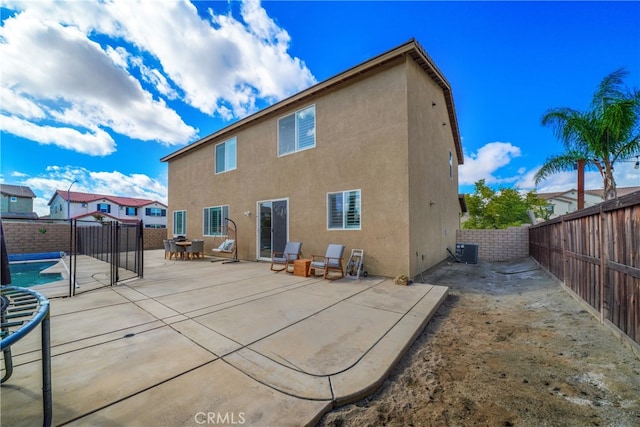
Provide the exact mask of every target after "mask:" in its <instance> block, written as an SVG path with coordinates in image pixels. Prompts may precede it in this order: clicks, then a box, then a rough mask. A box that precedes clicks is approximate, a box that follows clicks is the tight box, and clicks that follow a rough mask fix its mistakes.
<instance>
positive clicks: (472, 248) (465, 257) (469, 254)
mask: <svg viewBox="0 0 640 427" xmlns="http://www.w3.org/2000/svg"><path fill="white" fill-rule="evenodd" d="M456 258H457V259H458V261H459V262H464V263H465V264H477V263H478V245H477V244H475V243H456Z"/></svg>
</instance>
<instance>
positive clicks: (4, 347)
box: [0, 286, 53, 427]
mask: <svg viewBox="0 0 640 427" xmlns="http://www.w3.org/2000/svg"><path fill="white" fill-rule="evenodd" d="M0 309H1V311H0V337H1V338H2V340H1V342H0V350H1V351H2V352H3V354H4V365H5V373H4V376H3V377H2V380H1V381H0V383H4V382H5V381H7V380H8V379H9V378H10V377H11V374H13V360H12V358H11V346H12V345H14V344H15V343H17V342H18V341H20V340H21V339H22V338H24V337H25V336H27V334H28V333H29V332H31V331H33V330H34V329H35V328H36V326H38V325H39V324H40V323H42V402H43V411H44V421H43V425H44V426H46V427H48V426H50V425H51V418H52V412H53V411H52V399H51V344H50V343H51V337H50V325H49V323H50V319H49V300H48V299H47V298H45V297H44V296H42V295H41V294H40V293H38V292H36V291H33V290H31V289H28V288H20V287H16V286H2V287H1V288H0Z"/></svg>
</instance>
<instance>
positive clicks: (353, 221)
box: [344, 191, 360, 228]
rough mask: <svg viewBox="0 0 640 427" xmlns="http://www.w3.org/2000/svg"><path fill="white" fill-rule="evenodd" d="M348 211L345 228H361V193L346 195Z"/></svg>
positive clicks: (352, 192) (355, 192)
mask: <svg viewBox="0 0 640 427" xmlns="http://www.w3.org/2000/svg"><path fill="white" fill-rule="evenodd" d="M345 198H346V203H347V210H346V213H345V225H344V227H345V228H359V227H360V191H349V192H347V193H345Z"/></svg>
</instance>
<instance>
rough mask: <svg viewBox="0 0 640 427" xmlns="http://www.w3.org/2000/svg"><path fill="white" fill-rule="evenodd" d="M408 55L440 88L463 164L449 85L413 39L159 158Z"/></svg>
mask: <svg viewBox="0 0 640 427" xmlns="http://www.w3.org/2000/svg"><path fill="white" fill-rule="evenodd" d="M407 54H409V55H411V58H412V59H413V60H414V61H416V63H417V64H418V65H420V67H421V68H422V69H423V70H424V71H425V72H427V74H428V75H429V76H430V77H431V78H432V79H433V80H434V81H435V82H436V83H437V84H438V85H439V86H440V87H441V88H442V90H443V92H444V95H445V99H446V105H447V110H448V113H449V121H450V122H451V131H452V134H453V140H454V144H455V147H456V154H457V156H458V163H459V164H463V163H464V155H463V152H462V144H461V140H460V132H459V130H458V120H457V117H456V113H455V106H454V103H453V95H452V93H451V86H450V85H449V82H448V81H447V80H446V79H445V78H444V76H443V74H442V73H441V72H440V70H439V69H438V68H437V67H436V66H435V64H434V63H433V61H432V60H431V58H429V56H428V55H427V54H426V53H425V52H424V50H423V49H422V47H421V46H420V44H419V43H418V42H416V41H415V39H411V40H409V41H408V42H406V43H404V44H402V45H400V46H398V47H396V48H394V49H391V50H389V51H387V52H385V53H382V54H381V55H378V56H376V57H374V58H371V59H369V60H368V61H365V62H363V63H361V64H359V65H356V66H354V67H352V68H349V69H347V70H346V71H343V72H341V73H339V74H337V75H335V76H333V77H330V78H329V79H327V80H325V81H323V82H320V83H317V84H315V85H313V86H311V87H309V88H307V89H305V90H303V91H301V92H298V93H297V94H295V95H292V96H290V97H288V98H286V99H284V100H282V101H280V102H277V103H275V104H273V105H271V106H269V107H267V108H265V109H264V110H261V111H258V112H256V113H254V114H252V115H250V116H247V117H245V118H244V119H241V120H239V121H237V122H235V123H233V124H231V125H229V126H227V127H225V128H223V129H220V130H219V131H217V132H214V133H212V134H210V135H207V136H205V137H204V138H201V139H200V140H198V141H195V142H193V143H191V144H189V145H187V146H185V147H182V148H181V149H179V150H177V151H174V152H173V153H171V154H168V155H167V156H164V157H162V158H161V159H160V161H161V162H168V161H170V160H173V159H175V158H176V157H179V156H181V155H183V154H185V153H186V152H188V151H191V150H192V149H194V148H196V147H199V146H201V145H203V144H206V143H207V142H209V141H211V140H215V139H217V138H219V137H221V136H222V135H225V134H229V133H232V132H234V131H236V130H237V129H239V128H242V127H244V126H246V125H248V124H249V123H252V122H254V121H256V120H259V119H261V118H263V117H265V116H267V115H269V114H272V113H273V112H275V111H277V110H280V109H284V108H286V107H289V106H291V105H295V104H296V103H300V102H302V101H303V100H305V99H307V98H309V97H311V96H317V95H318V94H319V93H322V92H325V91H327V90H329V89H331V88H333V87H334V86H336V85H338V84H341V83H343V82H345V81H347V80H349V79H351V78H354V77H356V76H358V75H360V74H363V73H365V72H369V71H371V70H373V69H375V68H378V67H380V66H383V65H385V64H387V63H389V62H391V61H394V60H397V59H398V58H400V57H402V56H404V55H407Z"/></svg>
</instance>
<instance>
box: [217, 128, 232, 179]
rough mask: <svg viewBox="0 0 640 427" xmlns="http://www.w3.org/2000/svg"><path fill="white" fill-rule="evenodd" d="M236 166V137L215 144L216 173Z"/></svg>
mask: <svg viewBox="0 0 640 427" xmlns="http://www.w3.org/2000/svg"><path fill="white" fill-rule="evenodd" d="M235 168H236V138H235V137H233V138H231V139H228V140H226V141H224V142H221V143H220V144H217V145H216V173H222V172H228V171H230V170H234V169H235Z"/></svg>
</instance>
